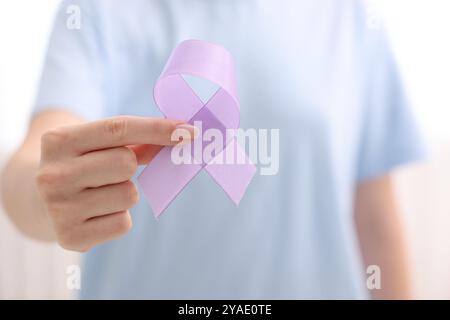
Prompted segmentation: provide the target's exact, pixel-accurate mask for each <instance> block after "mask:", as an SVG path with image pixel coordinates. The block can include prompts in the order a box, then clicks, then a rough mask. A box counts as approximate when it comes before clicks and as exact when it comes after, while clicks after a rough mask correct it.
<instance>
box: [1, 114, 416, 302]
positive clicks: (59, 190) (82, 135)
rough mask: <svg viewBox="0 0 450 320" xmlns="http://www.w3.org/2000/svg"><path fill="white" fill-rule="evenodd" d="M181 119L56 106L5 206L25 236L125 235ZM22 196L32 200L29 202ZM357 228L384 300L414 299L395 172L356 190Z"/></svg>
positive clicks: (17, 162) (18, 169)
mask: <svg viewBox="0 0 450 320" xmlns="http://www.w3.org/2000/svg"><path fill="white" fill-rule="evenodd" d="M179 127H181V128H183V129H185V130H187V132H188V133H189V135H188V136H187V141H186V142H189V140H192V139H193V138H195V135H196V131H195V128H194V127H191V126H188V125H186V124H183V123H182V122H179V121H173V120H167V119H154V118H140V117H131V116H125V117H124V116H121V117H114V118H110V119H105V120H100V121H95V122H84V121H83V120H82V119H80V118H79V117H77V116H75V115H73V114H71V113H68V112H64V111H60V110H58V109H57V108H55V109H54V110H53V111H48V112H44V113H41V114H38V115H37V116H35V118H34V119H33V120H32V122H31V125H30V128H29V131H28V134H27V136H26V138H25V141H24V142H23V144H22V145H21V146H20V148H19V149H18V151H17V152H16V153H15V154H14V155H13V156H12V158H11V159H10V161H9V163H8V164H7V166H6V167H5V170H4V171H3V174H2V177H1V183H2V188H1V190H2V197H3V203H4V206H5V208H6V211H7V212H8V215H9V216H10V218H11V220H12V221H13V222H14V224H15V225H16V226H17V228H18V229H19V230H21V231H22V232H23V233H24V234H26V235H28V236H30V237H32V238H34V239H39V240H44V241H56V242H58V243H59V244H60V246H62V247H63V248H65V249H68V250H73V251H79V252H85V251H88V250H89V249H91V248H92V247H94V246H96V245H98V244H100V243H104V242H106V241H109V240H112V239H114V238H117V237H120V236H122V235H124V234H126V233H127V232H128V231H129V230H130V228H131V227H132V221H131V217H130V214H129V211H128V210H129V209H130V208H131V207H133V206H134V205H135V204H136V202H137V201H138V196H139V195H138V192H137V189H136V186H135V185H134V183H133V182H132V181H131V178H132V176H133V175H134V173H135V171H136V169H137V167H138V165H140V164H145V163H148V162H149V161H150V160H151V159H152V158H153V157H154V156H155V155H156V154H157V153H158V151H159V150H160V149H161V147H162V146H164V145H174V144H176V143H177V142H178V141H172V139H171V136H172V133H173V132H174V130H176V129H177V128H179ZM23 199H27V201H24V200H23ZM355 224H356V228H357V232H358V236H359V242H360V246H361V250H362V256H363V260H364V264H365V265H366V266H368V265H373V264H376V265H378V266H380V268H381V272H382V275H381V276H382V289H381V290H374V291H372V296H373V297H374V298H377V299H391V298H394V299H407V298H410V288H409V278H408V268H407V264H406V254H405V245H404V240H403V230H402V227H401V223H400V221H399V214H398V208H397V206H396V202H395V197H394V193H393V188H392V181H391V177H390V176H389V175H386V176H384V177H380V178H377V179H374V180H370V181H366V182H363V183H360V184H359V185H358V186H357V187H356V200H355Z"/></svg>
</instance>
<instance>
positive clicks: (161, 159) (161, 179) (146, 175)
mask: <svg viewBox="0 0 450 320" xmlns="http://www.w3.org/2000/svg"><path fill="white" fill-rule="evenodd" d="M171 151H172V148H170V147H164V148H163V149H162V150H161V151H160V152H159V153H158V154H157V155H156V157H155V158H153V160H152V161H151V162H150V163H149V164H148V165H147V167H146V168H145V169H144V170H143V171H142V173H141V174H140V175H139V177H138V178H137V180H138V182H139V184H140V185H141V187H142V190H143V192H144V195H145V197H146V198H147V199H148V201H149V202H150V207H151V208H152V210H153V215H154V216H155V217H156V218H158V217H159V215H161V213H162V212H163V211H164V210H165V209H166V208H167V207H168V206H169V204H170V203H171V202H172V200H173V199H175V197H176V196H177V195H178V194H179V193H180V192H181V191H182V190H183V189H184V187H185V186H186V185H187V184H188V183H189V181H191V180H192V179H193V178H194V177H195V175H196V174H197V173H198V172H199V171H200V170H201V169H202V166H201V165H197V164H180V165H177V164H174V163H173V162H172V161H171Z"/></svg>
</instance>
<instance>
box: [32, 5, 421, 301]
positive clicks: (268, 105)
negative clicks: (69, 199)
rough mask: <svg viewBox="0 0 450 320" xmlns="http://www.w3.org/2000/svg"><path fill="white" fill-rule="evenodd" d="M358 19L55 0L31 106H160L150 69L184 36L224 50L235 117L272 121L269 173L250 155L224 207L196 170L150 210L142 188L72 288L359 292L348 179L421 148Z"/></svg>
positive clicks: (104, 112)
mask: <svg viewBox="0 0 450 320" xmlns="http://www.w3.org/2000/svg"><path fill="white" fill-rule="evenodd" d="M70 5H72V6H73V5H75V6H76V7H75V8H78V9H79V12H78V13H79V14H80V18H81V20H80V21H79V22H80V24H79V27H80V28H77V27H76V26H77V24H76V23H75V24H73V23H72V24H71V22H73V21H69V23H68V19H69V18H70V19H73V18H74V17H73V12H77V10H75V11H73V10H68V7H69V6H70ZM72 9H73V7H72ZM366 20H367V17H366V12H365V9H364V7H363V5H362V3H361V2H360V1H357V0H314V1H312V0H311V1H307V0H283V1H268V0H160V1H158V0H130V1H119V0H97V1H93V0H89V1H87V0H86V1H84V0H70V1H64V2H63V3H62V5H61V7H60V9H59V13H58V14H57V17H56V21H55V25H54V29H53V32H52V35H51V38H50V42H49V48H48V53H47V58H46V62H45V66H44V69H43V75H42V80H41V84H40V89H39V93H38V97H37V102H36V109H35V112H39V111H42V110H45V109H48V108H54V107H55V106H57V107H61V108H64V109H65V110H69V111H71V112H73V113H75V114H78V115H81V116H82V117H84V118H85V119H86V120H94V119H98V118H104V117H110V116H114V115H122V114H123V115H125V114H126V115H138V116H148V117H161V116H162V114H161V113H160V111H159V109H158V108H157V106H156V105H155V103H154V101H153V97H152V91H153V85H154V83H155V81H156V80H157V78H158V76H159V74H160V72H161V71H162V69H163V67H164V64H165V62H166V60H167V58H168V56H169V54H170V52H171V51H172V49H173V48H174V47H175V46H176V45H177V44H178V43H180V42H181V41H183V40H186V39H199V40H206V41H210V42H214V43H217V44H220V45H222V46H223V47H225V48H226V49H228V50H229V51H230V52H231V54H232V55H233V57H234V60H235V63H236V73H237V87H238V92H239V98H240V105H241V127H242V128H243V129H248V128H254V129H279V168H278V172H277V174H275V175H261V174H260V171H258V173H257V174H256V175H255V177H254V179H253V181H252V182H251V183H250V185H249V188H248V190H247V193H246V194H245V196H244V197H243V199H242V201H241V203H240V205H239V206H238V207H236V206H235V205H234V204H233V203H232V202H231V201H230V199H229V198H228V197H227V195H226V194H225V193H224V192H223V190H222V189H221V188H220V187H219V186H217V185H216V183H215V182H214V181H213V180H212V179H211V177H210V176H208V174H207V173H205V172H203V171H202V172H201V173H200V174H199V175H198V176H196V177H195V179H194V180H193V181H191V183H189V184H188V185H187V187H186V188H185V189H184V190H183V191H182V192H181V193H180V194H179V196H178V197H177V198H176V199H175V200H174V201H173V202H172V203H171V205H170V206H169V207H168V208H167V210H166V211H165V212H164V213H163V214H162V215H161V216H160V218H159V219H158V220H156V219H155V218H154V217H153V214H152V211H151V209H150V206H149V205H148V203H147V202H146V201H145V199H144V197H143V196H142V197H141V199H140V201H139V203H138V204H137V205H136V206H135V207H134V208H133V209H132V210H131V214H132V218H133V228H132V229H131V231H130V232H129V233H128V234H126V235H125V236H123V237H121V238H120V239H117V240H113V241H110V242H108V243H105V244H102V245H99V246H97V247H95V248H93V249H92V250H90V251H89V252H88V253H86V254H83V265H82V269H81V272H82V289H81V294H80V297H81V298H83V299H90V298H158V299H162V298H169V299H170V298H180V299H197V298H209V299H219V298H234V299H240V298H247V299H253V298H261V299H265V298H277V299H278V298H333V299H334V298H367V297H368V292H367V288H366V280H365V279H366V273H365V268H364V267H363V264H362V259H361V254H360V251H359V246H358V238H357V236H356V230H355V226H354V211H353V203H354V196H355V193H354V191H355V187H356V185H357V184H358V183H359V182H361V181H365V180H369V179H371V178H375V177H377V176H380V175H383V174H385V173H387V172H389V171H390V170H391V169H393V168H394V167H397V166H399V165H402V164H404V163H406V162H409V161H412V160H415V159H417V158H419V157H420V156H421V155H422V151H423V148H422V144H421V140H420V138H419V136H418V134H417V129H416V125H415V122H414V120H413V117H412V115H411V113H410V110H409V105H408V101H407V98H406V96H405V91H404V88H403V86H402V82H401V80H400V77H399V72H398V70H397V68H396V64H395V61H394V58H393V56H392V53H391V51H390V48H389V44H388V40H387V39H386V35H385V33H384V32H383V30H382V29H374V28H370V27H369V26H368V24H367V23H366ZM73 26H75V28H74V27H73Z"/></svg>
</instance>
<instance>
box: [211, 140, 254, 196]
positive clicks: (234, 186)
mask: <svg viewBox="0 0 450 320" xmlns="http://www.w3.org/2000/svg"><path fill="white" fill-rule="evenodd" d="M227 154H231V155H232V156H233V157H234V159H233V160H232V163H227ZM217 158H218V159H220V160H221V161H217ZM236 159H241V160H243V161H237V160H236ZM205 170H206V171H207V172H208V173H209V175H210V176H211V177H212V178H213V179H214V180H215V181H216V182H217V184H218V185H220V186H221V187H222V189H223V190H224V191H225V193H226V194H227V195H228V196H229V197H230V199H231V200H232V201H233V202H234V203H235V204H236V205H239V203H240V201H241V199H242V197H243V196H244V194H245V190H246V189H247V187H248V185H249V184H250V182H251V180H252V179H253V176H254V175H255V173H256V166H255V165H254V164H253V163H252V162H251V160H250V159H249V158H248V157H247V155H246V154H245V152H244V150H242V148H241V147H240V146H239V144H238V143H237V141H236V139H235V138H233V140H232V141H230V143H228V144H227V146H226V147H225V148H224V149H223V150H222V152H221V153H219V154H218V155H217V156H216V157H215V158H214V159H213V160H212V161H211V162H210V163H208V164H207V165H206V167H205Z"/></svg>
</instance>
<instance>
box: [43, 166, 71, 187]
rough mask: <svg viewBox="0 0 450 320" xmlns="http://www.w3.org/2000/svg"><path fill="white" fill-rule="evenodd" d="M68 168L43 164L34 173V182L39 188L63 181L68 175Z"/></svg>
mask: <svg viewBox="0 0 450 320" xmlns="http://www.w3.org/2000/svg"><path fill="white" fill-rule="evenodd" d="M70 174H71V173H70V169H67V168H64V167H61V166H56V165H52V166H44V167H42V168H40V169H39V170H38V172H37V173H36V182H37V185H38V186H39V187H40V188H45V187H47V186H55V185H59V184H61V183H64V182H65V181H66V180H67V178H68V177H69V176H70Z"/></svg>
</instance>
